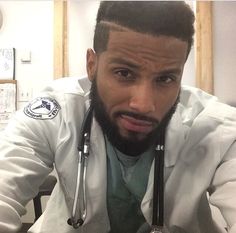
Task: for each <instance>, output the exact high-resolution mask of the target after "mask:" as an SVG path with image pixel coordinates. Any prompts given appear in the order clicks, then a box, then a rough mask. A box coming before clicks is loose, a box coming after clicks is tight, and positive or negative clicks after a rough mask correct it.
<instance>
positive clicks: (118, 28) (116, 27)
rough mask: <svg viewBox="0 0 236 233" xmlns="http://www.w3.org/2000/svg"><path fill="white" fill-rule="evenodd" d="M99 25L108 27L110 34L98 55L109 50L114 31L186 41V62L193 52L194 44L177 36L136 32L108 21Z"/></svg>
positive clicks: (102, 21) (103, 21)
mask: <svg viewBox="0 0 236 233" xmlns="http://www.w3.org/2000/svg"><path fill="white" fill-rule="evenodd" d="M98 25H104V26H106V29H107V33H108V36H107V38H106V46H105V47H104V49H103V50H102V51H100V52H98V53H97V54H98V55H100V54H101V53H102V52H105V51H106V50H107V46H108V43H109V38H110V32H113V31H117V32H128V31H132V32H137V33H140V34H144V35H149V36H153V37H160V36H166V37H173V38H177V39H179V40H181V41H184V42H186V43H187V44H188V50H187V55H186V60H187V58H188V55H189V53H190V50H191V47H192V44H191V43H190V42H189V41H188V40H184V39H182V38H179V37H177V36H172V35H165V33H162V34H158V35H157V34H154V33H150V32H145V31H138V30H135V29H133V28H130V27H126V26H123V25H120V24H118V23H116V22H112V21H106V20H101V21H100V22H99V23H97V26H98Z"/></svg>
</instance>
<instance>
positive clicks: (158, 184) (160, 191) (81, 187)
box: [67, 107, 165, 233]
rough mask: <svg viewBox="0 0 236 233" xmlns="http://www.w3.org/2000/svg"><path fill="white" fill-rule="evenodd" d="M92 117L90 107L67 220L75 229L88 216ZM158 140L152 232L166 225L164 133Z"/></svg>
mask: <svg viewBox="0 0 236 233" xmlns="http://www.w3.org/2000/svg"><path fill="white" fill-rule="evenodd" d="M92 118H93V109H92V108H91V107H90V108H89V109H88V110H87V112H86V114H85V117H84V120H83V124H82V127H81V137H80V140H79V143H78V151H79V159H78V171H77V181H76V189H75V195H74V202H73V206H72V213H71V218H69V219H68V221H67V222H68V224H69V225H71V226H73V227H74V228H75V229H77V228H78V227H80V226H82V225H83V223H84V221H85V219H86V216H87V202H86V185H85V181H86V173H87V166H88V157H89V146H90V131H91V126H92ZM157 141H158V144H157V146H156V153H155V157H154V160H155V162H154V185H153V210H152V225H151V232H150V233H162V232H163V226H164V145H165V137H164V134H160V136H159V138H158V140H157ZM78 200H82V201H80V203H79V206H78ZM77 208H78V209H79V211H78V215H76V210H77Z"/></svg>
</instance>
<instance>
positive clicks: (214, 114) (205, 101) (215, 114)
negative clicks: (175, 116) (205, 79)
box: [179, 86, 236, 121]
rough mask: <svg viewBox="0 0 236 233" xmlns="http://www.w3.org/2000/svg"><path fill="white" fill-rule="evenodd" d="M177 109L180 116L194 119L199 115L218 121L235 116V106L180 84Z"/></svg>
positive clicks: (197, 89)
mask: <svg viewBox="0 0 236 233" xmlns="http://www.w3.org/2000/svg"><path fill="white" fill-rule="evenodd" d="M179 110H180V112H181V115H182V117H186V116H187V118H188V119H189V118H192V120H194V119H195V118H197V117H198V116H199V115H201V116H208V117H211V118H214V119H218V120H220V121H224V120H225V119H229V118H231V119H233V118H234V117H235V116H236V108H234V107H231V106H229V105H228V104H225V103H222V102H220V101H219V100H218V98H217V97H216V96H213V95H211V94H208V93H206V92H205V91H203V90H201V89H199V88H196V87H190V86H182V87H181V94H180V103H179Z"/></svg>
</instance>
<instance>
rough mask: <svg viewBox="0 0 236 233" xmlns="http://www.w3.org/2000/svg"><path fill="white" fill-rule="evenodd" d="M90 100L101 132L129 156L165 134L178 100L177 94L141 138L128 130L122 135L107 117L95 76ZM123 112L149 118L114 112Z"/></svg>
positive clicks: (142, 150) (136, 154)
mask: <svg viewBox="0 0 236 233" xmlns="http://www.w3.org/2000/svg"><path fill="white" fill-rule="evenodd" d="M90 100H91V107H92V108H93V110H94V116H95V119H96V120H97V122H98V123H99V125H100V127H101V129H102V131H103V133H104V134H105V135H106V136H107V138H108V140H109V141H110V143H111V144H112V145H113V146H114V147H116V149H118V150H119V151H120V152H122V153H124V154H126V155H130V156H138V155H140V154H142V153H144V152H145V151H146V150H148V149H149V148H150V147H151V146H153V145H155V144H156V143H157V140H158V138H160V137H162V138H163V137H164V136H165V130H166V127H167V125H168V123H169V121H170V119H171V118H172V116H173V114H174V112H175V110H176V106H177V104H178V102H179V95H178V97H177V99H176V101H175V103H174V105H173V106H172V107H171V108H170V110H169V111H168V112H167V114H166V115H165V116H164V118H163V119H162V121H161V122H158V123H157V122H156V124H157V126H156V128H155V129H154V130H152V131H151V132H150V133H148V134H147V135H146V137H145V138H143V139H138V137H137V133H135V132H130V133H129V137H124V136H122V135H121V134H120V132H119V128H118V126H117V125H116V124H115V123H114V122H112V120H111V118H110V117H109V115H108V113H107V110H106V107H105V104H104V103H103V101H102V100H101V98H100V96H99V94H98V90H97V83H96V77H95V78H93V81H92V85H91V89H90ZM121 114H125V115H128V116H131V117H134V118H136V119H143V120H151V119H149V118H147V117H146V116H143V115H140V114H137V113H132V112H119V113H116V115H117V116H119V115H121Z"/></svg>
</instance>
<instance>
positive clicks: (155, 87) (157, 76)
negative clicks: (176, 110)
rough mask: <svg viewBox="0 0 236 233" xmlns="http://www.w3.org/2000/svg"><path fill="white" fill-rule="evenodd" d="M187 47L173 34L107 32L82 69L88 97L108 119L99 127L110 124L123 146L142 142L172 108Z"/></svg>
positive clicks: (178, 88)
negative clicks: (103, 48)
mask: <svg viewBox="0 0 236 233" xmlns="http://www.w3.org/2000/svg"><path fill="white" fill-rule="evenodd" d="M187 47H188V45H187V42H184V41H181V40H179V39H177V38H174V37H167V36H159V37H154V36H151V35H146V34H141V33H137V32H133V31H130V30H125V31H119V32H118V31H111V32H110V36H109V41H108V45H107V50H106V51H104V52H102V53H101V54H100V55H99V56H98V57H97V56H96V54H94V53H93V51H92V50H88V54H87V70H88V75H89V79H90V80H91V81H92V82H93V87H95V88H93V89H95V93H93V94H92V95H91V96H93V97H95V98H97V101H95V103H96V105H99V107H100V108H101V109H100V110H101V111H102V112H104V114H105V116H106V117H107V119H104V118H103V120H108V121H109V122H103V123H102V127H103V126H104V127H105V125H106V124H108V125H109V124H112V125H111V127H113V128H114V129H115V131H116V133H117V134H118V137H117V138H116V139H117V140H122V141H124V142H125V141H126V142H128V143H127V145H126V146H128V145H129V144H130V143H133V145H132V146H135V145H138V144H140V143H141V144H142V143H143V142H145V141H147V139H148V137H150V136H151V135H152V134H153V132H156V130H157V129H158V126H159V124H160V122H162V120H163V119H165V118H166V116H167V117H169V118H170V115H172V113H173V111H172V110H173V106H174V105H176V102H177V98H178V95H179V91H180V83H181V77H182V72H183V67H184V63H185V60H186V56H187ZM92 91H93V90H92ZM92 101H93V100H92ZM97 107H98V106H97ZM101 111H100V112H101ZM170 112H171V114H170ZM100 121H102V119H100ZM100 124H101V122H100ZM109 127H110V125H109ZM113 141H114V140H113Z"/></svg>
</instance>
